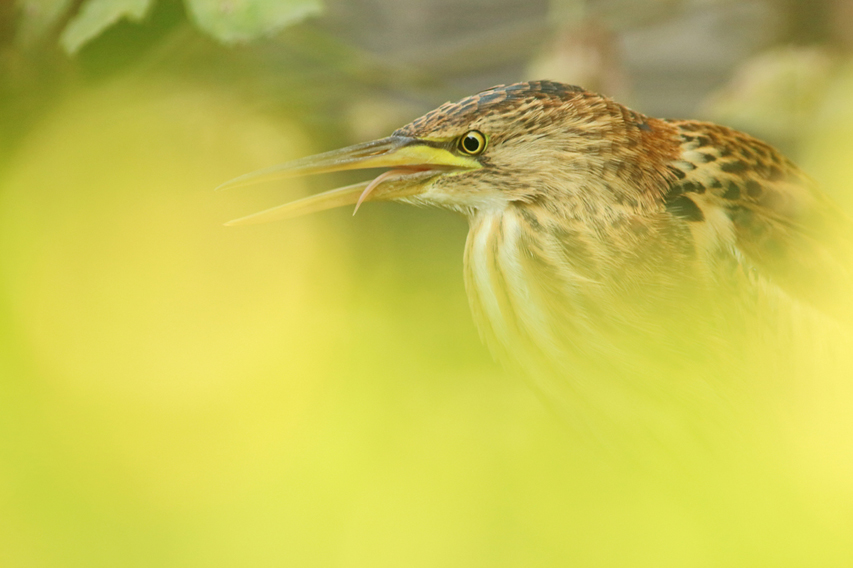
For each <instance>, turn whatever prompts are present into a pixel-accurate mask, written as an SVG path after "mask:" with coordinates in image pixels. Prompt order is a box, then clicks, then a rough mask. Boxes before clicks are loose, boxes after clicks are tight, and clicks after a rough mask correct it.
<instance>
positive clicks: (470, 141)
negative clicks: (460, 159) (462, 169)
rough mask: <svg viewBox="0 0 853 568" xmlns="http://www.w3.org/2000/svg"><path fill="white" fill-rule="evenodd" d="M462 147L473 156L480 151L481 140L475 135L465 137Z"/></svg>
mask: <svg viewBox="0 0 853 568" xmlns="http://www.w3.org/2000/svg"><path fill="white" fill-rule="evenodd" d="M462 146H463V147H464V148H465V150H466V151H468V152H471V153H472V154H473V153H474V152H476V151H477V150H479V149H480V139H479V138H477V137H476V136H474V135H473V134H469V135H468V136H466V137H465V140H463V141H462Z"/></svg>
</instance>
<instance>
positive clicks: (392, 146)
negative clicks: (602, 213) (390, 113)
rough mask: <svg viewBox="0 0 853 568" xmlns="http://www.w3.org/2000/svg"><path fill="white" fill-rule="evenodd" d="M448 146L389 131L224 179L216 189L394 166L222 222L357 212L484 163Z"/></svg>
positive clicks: (234, 222) (229, 223) (245, 221)
mask: <svg viewBox="0 0 853 568" xmlns="http://www.w3.org/2000/svg"><path fill="white" fill-rule="evenodd" d="M449 147H450V145H449V144H443V143H440V142H438V143H437V142H432V141H427V140H420V139H417V138H409V137H405V136H389V137H388V138H383V139H381V140H374V141H373V142H366V143H364V144H356V145H355V146H349V147H347V148H343V149H340V150H333V151H331V152H326V153H324V154H318V155H316V156H309V157H307V158H302V159H300V160H295V161H293V162H287V163H285V164H280V165H277V166H273V167H271V168H266V169H263V170H259V171H256V172H252V173H249V174H246V175H242V176H240V177H238V178H235V179H232V180H231V181H228V182H225V183H224V184H222V185H220V186H219V187H217V188H216V189H217V190H220V189H230V188H234V187H241V186H245V185H253V184H256V183H261V182H264V181H270V180H276V179H283V178H291V177H297V176H305V175H312V174H322V173H329V172H340V171H345V170H361V169H368V168H393V169H391V170H389V171H386V172H385V173H383V174H381V175H379V176H378V177H377V178H375V179H374V180H373V181H370V182H363V183H357V184H355V185H350V186H347V187H341V188H338V189H333V190H331V191H326V192H324V193H320V194H317V195H312V196H310V197H306V198H304V199H300V200H298V201H293V202H291V203H286V204H284V205H280V206H278V207H274V208H272V209H267V210H266V211H261V212H260V213H255V214H254V215H249V216H247V217H242V218H240V219H235V220H234V221H230V222H228V223H226V225H229V226H233V225H248V224H255V223H266V222H268V221H274V220H278V219H287V218H290V217H296V216H300V215H307V214H308V213H314V212H317V211H323V210H325V209H331V208H333V207H340V206H343V205H356V211H357V210H358V206H359V205H361V203H362V202H364V201H387V200H391V199H399V198H401V197H410V196H413V195H417V194H419V193H423V192H424V191H425V190H426V188H427V186H428V184H427V183H426V182H427V181H428V180H430V179H432V178H433V177H435V176H436V175H438V174H441V173H446V172H451V171H466V170H473V169H477V168H480V167H482V166H481V165H480V163H479V162H478V161H477V160H475V159H473V158H469V157H466V156H461V155H458V154H455V153H453V152H451V151H450V150H449V149H447V148H449ZM353 214H354V213H353Z"/></svg>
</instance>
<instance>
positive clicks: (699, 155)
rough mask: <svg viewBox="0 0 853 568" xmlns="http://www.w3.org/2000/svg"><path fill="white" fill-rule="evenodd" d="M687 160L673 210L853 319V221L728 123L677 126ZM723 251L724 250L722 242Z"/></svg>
mask: <svg viewBox="0 0 853 568" xmlns="http://www.w3.org/2000/svg"><path fill="white" fill-rule="evenodd" d="M674 124H675V125H676V126H677V127H678V131H679V136H680V137H681V144H682V149H683V150H682V155H681V159H680V160H679V161H677V162H675V163H674V164H673V165H672V166H671V169H672V171H673V173H674V174H675V177H676V178H677V181H676V182H674V183H673V184H671V186H670V187H669V188H668V190H667V193H666V195H665V197H664V202H665V204H666V207H667V210H668V211H669V212H670V213H671V214H673V215H675V216H677V217H681V218H683V219H684V220H685V221H686V222H688V223H690V222H692V223H691V224H692V225H693V228H694V235H697V242H698V244H699V246H700V247H704V248H706V250H709V249H712V248H716V249H717V251H716V252H718V253H722V254H724V255H729V256H730V257H733V258H734V259H735V260H736V261H737V262H738V264H739V265H740V266H741V267H742V268H747V269H748V270H749V271H752V272H755V273H757V274H758V275H759V276H761V277H763V278H764V279H765V280H767V281H769V282H771V283H773V284H775V285H776V286H778V287H779V288H780V289H782V290H783V291H784V292H785V293H787V294H788V295H790V296H792V297H794V298H796V299H799V300H801V301H805V302H807V303H809V304H811V305H813V306H815V307H817V308H818V309H820V310H821V311H824V312H827V313H829V314H831V315H834V316H839V315H840V316H842V317H843V319H849V320H850V321H853V302H851V301H850V291H851V290H853V222H851V220H850V218H849V217H848V216H847V215H846V214H845V213H844V212H843V211H842V210H841V209H840V207H839V206H838V205H837V204H835V203H834V202H833V201H832V200H831V199H830V198H829V197H828V196H827V195H826V194H824V193H822V192H821V191H820V190H819V189H818V188H817V187H816V185H815V184H814V182H813V181H812V180H810V179H809V178H808V177H807V176H806V175H805V174H803V172H801V171H800V170H799V168H797V167H796V166H795V165H794V164H793V163H792V162H791V161H790V160H788V159H787V158H785V157H784V156H782V155H781V154H780V153H779V152H778V151H776V150H775V149H774V148H772V147H771V146H769V145H767V144H765V143H763V142H761V141H760V140H757V139H755V138H752V137H751V136H748V135H746V134H743V133H740V132H737V131H734V130H731V129H729V128H725V127H722V126H718V125H714V124H709V123H702V122H694V121H682V122H675V123H674ZM720 244H722V245H723V246H722V247H720V246H719V245H720Z"/></svg>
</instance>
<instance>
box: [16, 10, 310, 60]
mask: <svg viewBox="0 0 853 568" xmlns="http://www.w3.org/2000/svg"><path fill="white" fill-rule="evenodd" d="M185 1H186V8H187V13H188V15H189V17H190V19H191V20H192V22H193V23H194V24H195V25H196V26H197V27H198V28H199V29H200V30H202V31H203V32H205V33H207V34H209V35H211V36H213V37H214V38H216V39H217V40H218V41H220V42H222V43H225V44H235V43H244V42H248V41H252V40H255V39H258V38H261V37H265V36H270V35H272V34H274V33H276V32H278V31H280V30H282V29H284V28H285V27H287V26H289V25H293V24H296V23H299V22H301V21H303V20H305V19H306V18H309V17H311V16H316V15H318V14H320V12H322V10H323V2H322V0H217V1H211V0H185ZM153 4H154V0H87V1H85V2H83V4H82V5H81V6H80V9H79V11H78V12H77V13H76V14H74V15H73V17H71V19H70V20H69V22H68V24H67V25H66V26H65V28H64V29H63V30H62V32H61V34H60V38H59V43H60V45H61V46H62V48H63V49H64V50H65V52H66V53H68V54H69V55H73V54H75V53H76V52H77V51H79V50H80V48H81V47H83V46H84V45H86V43H88V42H89V41H91V40H93V39H95V38H96V37H98V35H100V34H101V33H102V32H103V31H104V30H106V29H107V28H109V27H110V26H112V25H113V24H115V23H116V22H118V21H119V20H121V19H123V18H128V19H129V20H132V21H140V20H142V19H143V18H144V17H145V15H146V14H147V13H148V12H149V11H150V10H151V7H152V5H153ZM17 8H18V12H19V14H20V20H19V22H20V23H19V28H18V32H17V35H18V41H19V42H20V43H21V44H22V45H32V44H34V43H35V42H36V41H38V40H39V39H40V38H42V37H44V36H45V35H46V34H47V33H48V32H50V31H51V29H52V27H53V26H56V25H57V24H58V23H59V22H60V21H61V19H62V18H63V16H66V15H67V13H68V11H69V10H70V9H71V8H72V3H71V1H70V0H17Z"/></svg>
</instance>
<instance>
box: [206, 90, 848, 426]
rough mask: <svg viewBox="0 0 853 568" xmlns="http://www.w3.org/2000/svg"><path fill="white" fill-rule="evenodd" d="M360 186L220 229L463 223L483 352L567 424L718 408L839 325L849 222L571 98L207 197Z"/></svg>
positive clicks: (721, 156) (719, 157)
mask: <svg viewBox="0 0 853 568" xmlns="http://www.w3.org/2000/svg"><path fill="white" fill-rule="evenodd" d="M369 168H386V169H387V170H386V171H385V172H384V173H382V174H380V175H378V177H376V178H375V179H372V180H370V181H365V182H363V183H358V184H354V185H350V186H347V187H343V188H340V189H336V190H331V191H327V192H325V193H320V194H317V195H313V196H310V197H306V198H303V199H300V200H297V201H294V202H291V203H287V204H285V205H282V206H279V207H275V208H273V209H269V210H267V211H263V212H261V213H256V214H254V215H250V216H247V217H243V218H240V219H237V220H235V221H232V222H230V223H228V225H246V224H252V223H260V222H267V221H272V220H276V219H283V218H288V217H293V216H297V215H303V214H307V213H313V212H317V211H321V210H325V209H329V208H332V207H339V206H344V205H354V206H355V210H356V211H357V210H358V208H359V207H360V206H361V205H362V204H363V203H364V202H367V201H398V202H404V203H409V204H414V205H427V206H437V207H441V208H444V209H449V210H451V211H454V212H457V213H460V214H462V215H464V216H465V217H467V219H468V223H469V232H468V236H467V240H466V244H465V249H464V258H463V267H464V268H463V271H464V283H465V288H466V291H467V295H468V298H469V303H470V308H471V313H472V314H473V317H474V320H475V323H476V325H477V328H478V330H479V331H480V334H481V336H482V337H483V339H484V342H485V343H486V344H487V345H488V346H489V348H490V350H491V351H492V352H493V354H494V355H495V357H496V358H498V359H499V360H501V361H502V362H504V363H505V364H507V365H508V366H509V367H511V368H517V369H520V370H521V371H522V372H524V373H525V374H526V376H528V377H529V378H530V382H531V383H532V384H533V386H534V388H535V389H536V390H537V392H539V393H541V394H542V395H543V397H544V398H545V399H546V400H548V401H550V402H551V403H553V404H554V405H555V406H557V407H559V408H563V409H569V410H567V411H566V414H569V415H573V416H577V415H579V414H580V413H579V412H578V409H579V408H582V407H586V408H594V409H596V410H594V411H593V412H594V413H601V414H603V415H606V416H609V417H611V418H614V417H619V418H622V419H623V421H624V422H625V423H626V425H627V427H629V428H630V427H631V425H632V424H635V423H636V420H637V419H638V418H637V417H638V416H645V417H649V416H651V417H659V416H661V415H662V414H661V413H660V412H659V409H660V407H661V404H660V401H661V400H667V401H668V402H667V404H666V405H667V406H670V407H671V406H678V405H679V404H681V403H682V402H683V401H685V400H689V399H691V398H694V399H695V398H699V399H703V400H707V399H718V398H726V396H728V395H720V393H719V390H718V387H719V384H720V383H723V382H725V377H731V376H732V373H736V374H739V376H740V377H742V378H743V377H747V376H749V375H751V374H753V373H755V372H765V373H771V374H772V373H773V372H776V371H783V370H785V369H787V368H788V367H790V366H791V365H794V364H795V363H792V360H793V359H792V358H791V357H788V355H789V353H790V352H792V345H794V344H796V343H798V342H801V340H800V339H799V336H800V335H801V334H802V333H804V332H803V330H805V329H806V328H810V329H819V330H821V333H823V334H824V335H826V334H830V335H832V336H839V335H840V334H844V333H847V332H846V330H847V329H849V324H850V322H851V321H853V303H851V302H850V300H849V296H850V290H851V289H853V287H851V284H853V277H852V276H853V270H851V266H853V263H851V259H853V254H851V251H853V244H851V243H853V229H851V227H853V223H851V220H850V218H849V217H848V216H847V215H846V213H845V212H843V211H842V209H841V208H840V207H839V206H838V205H837V204H835V203H834V202H833V201H832V199H830V198H829V197H828V196H827V195H826V194H825V193H823V192H821V191H820V189H819V188H818V187H817V186H816V184H815V183H814V182H813V181H812V180H811V179H810V178H809V177H808V176H807V175H806V174H805V173H804V172H803V171H802V170H800V169H799V168H798V167H797V166H796V165H795V164H794V163H793V162H792V161H791V160H790V159H788V158H786V157H785V156H783V155H782V154H781V153H780V152H779V151H777V150H776V149H774V148H773V147H772V146H770V145H769V144H767V143H764V142H762V141H760V140H758V139H756V138H754V137H752V136H750V135H748V134H745V133H742V132H739V131H737V130H734V129H732V128H728V127H726V126H721V125H718V124H713V123H709V122H702V121H697V120H673V119H658V118H653V117H650V116H646V115H644V114H642V113H640V112H637V111H634V110H631V109H629V108H627V107H626V106H623V105H621V104H619V103H618V102H615V101H613V100H611V99H609V98H608V97H606V96H603V95H600V94H597V93H593V92H590V91H587V90H584V89H583V88H581V87H577V86H574V85H567V84H562V83H557V82H551V81H529V82H521V83H515V84H510V85H498V86H495V87H492V88H489V89H486V90H484V91H481V92H479V93H477V94H474V95H472V96H469V97H467V98H464V99H462V100H460V101H458V102H448V103H445V104H443V105H441V106H440V107H438V108H437V109H435V110H433V111H431V112H428V113H427V114H425V115H423V116H421V117H420V118H417V119H415V120H413V121H412V122H411V123H409V124H408V125H405V126H403V127H402V128H399V129H398V130H396V131H394V132H393V133H392V134H391V135H390V136H389V137H386V138H382V139H379V140H375V141H371V142H366V143H362V144H357V145H354V146H350V147H347V148H344V149H340V150H334V151H331V152H327V153H323V154H319V155H316V156H311V157H308V158H303V159H299V160H296V161H292V162H288V163H285V164H281V165H276V166H273V167H270V168H267V169H264V170H260V171H258V172H253V173H250V174H246V175H243V176H241V177H238V178H236V179H234V180H231V181H229V182H226V183H225V184H223V185H222V186H220V187H221V188H232V187H238V186H244V185H249V184H254V183H258V182H260V181H265V180H272V179H281V178H287V177H291V176H301V175H310V174H319V173H324V172H334V171H343V170H354V169H369ZM805 321H808V322H811V323H808V324H806V323H803V322H805ZM816 342H819V341H818V340H816ZM803 365H806V366H808V363H807V362H806V363H803ZM770 367H773V368H774V369H775V370H776V371H768V369H769V368H770ZM733 382H736V381H733V380H730V381H729V387H731V389H732V390H737V389H741V388H747V387H744V386H743V383H742V382H738V384H737V385H735V386H732V383H733ZM639 399H642V400H647V401H654V404H651V405H645V404H638V403H637V402H636V401H637V400H639ZM673 401H675V402H673ZM644 407H645V408H652V409H653V410H641V409H642V408H644ZM684 408H690V405H687V406H685V407H684ZM684 412H687V413H689V412H690V411H689V410H687V411H684ZM626 416H629V417H630V418H627V419H626V418H625V417H626ZM657 419H658V418H652V421H654V420H657ZM588 420H589V419H588V418H587V419H584V421H588ZM664 421H666V420H664Z"/></svg>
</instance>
